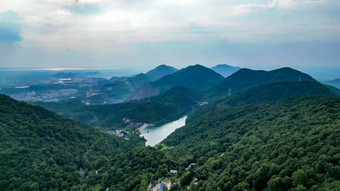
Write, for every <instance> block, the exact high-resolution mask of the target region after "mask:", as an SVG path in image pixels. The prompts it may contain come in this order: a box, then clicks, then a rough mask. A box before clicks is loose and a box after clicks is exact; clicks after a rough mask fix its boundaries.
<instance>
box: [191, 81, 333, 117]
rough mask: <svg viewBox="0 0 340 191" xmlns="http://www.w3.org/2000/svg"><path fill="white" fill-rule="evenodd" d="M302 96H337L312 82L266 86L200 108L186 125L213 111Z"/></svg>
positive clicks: (328, 89)
mask: <svg viewBox="0 0 340 191" xmlns="http://www.w3.org/2000/svg"><path fill="white" fill-rule="evenodd" d="M303 96H326V97H337V96H338V94H337V93H336V92H334V91H333V90H332V89H330V88H328V87H326V86H325V85H322V84H321V83H319V82H314V81H302V82H280V83H273V84H266V85H262V86H257V87H254V88H251V89H249V90H246V91H244V92H240V93H236V94H234V95H231V96H229V97H226V98H223V99H219V100H217V101H213V102H210V103H209V104H207V105H204V106H201V107H199V108H197V109H196V110H194V111H193V112H192V113H191V114H190V115H189V116H188V119H187V123H190V122H192V121H194V120H195V119H198V118H200V117H201V116H203V115H206V114H207V113H212V112H215V111H223V110H226V109H231V108H235V107H239V106H244V105H249V104H261V103H269V102H276V101H279V100H282V99H286V98H292V97H303Z"/></svg>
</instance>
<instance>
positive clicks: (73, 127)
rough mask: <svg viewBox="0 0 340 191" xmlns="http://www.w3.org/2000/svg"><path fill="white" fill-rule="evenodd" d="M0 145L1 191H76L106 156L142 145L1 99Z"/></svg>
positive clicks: (135, 137)
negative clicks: (83, 173) (81, 170)
mask: <svg viewBox="0 0 340 191" xmlns="http://www.w3.org/2000/svg"><path fill="white" fill-rule="evenodd" d="M0 140H1V142H0V190H71V188H72V189H74V190H80V186H85V187H86V184H87V183H86V182H84V178H88V177H87V176H90V175H91V174H93V173H94V171H95V170H96V169H99V168H100V167H101V166H103V165H105V164H106V162H107V161H108V157H109V156H111V155H114V154H117V153H120V152H122V151H125V150H128V149H131V148H133V147H135V146H141V145H143V144H144V143H143V142H142V141H141V140H140V139H139V138H138V137H137V136H131V137H130V140H129V141H126V140H124V139H122V138H116V137H112V136H108V135H106V134H104V133H101V132H99V131H97V130H95V129H93V128H92V127H88V126H86V125H83V124H81V123H78V122H74V121H71V120H68V119H64V118H62V117H60V116H58V115H56V114H54V113H52V112H49V111H46V110H45V109H43V108H41V107H38V106H32V105H29V104H26V103H23V102H18V101H15V100H13V99H11V98H9V97H7V96H4V95H1V94H0ZM80 168H82V169H84V172H86V174H85V175H81V174H80ZM90 171H91V172H90Z"/></svg>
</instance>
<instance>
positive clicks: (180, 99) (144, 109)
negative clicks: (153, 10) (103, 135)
mask: <svg viewBox="0 0 340 191" xmlns="http://www.w3.org/2000/svg"><path fill="white" fill-rule="evenodd" d="M202 97H203V96H202V94H201V92H200V91H198V90H195V89H190V88H185V87H176V88H172V89H170V90H168V91H166V92H165V93H163V94H161V95H159V96H155V97H151V98H147V99H144V100H139V101H132V102H127V103H120V104H112V105H109V104H108V105H94V106H84V107H82V108H79V109H76V110H74V111H70V112H68V113H66V115H67V116H69V117H71V118H72V119H74V120H78V121H81V122H84V123H86V124H89V125H93V126H97V127H102V128H113V129H117V128H125V127H127V126H129V125H130V123H128V124H127V123H126V122H124V121H123V118H127V119H129V120H130V121H131V122H132V123H142V124H143V123H152V124H155V125H161V124H164V123H167V122H170V121H172V120H175V119H178V118H180V117H182V116H183V115H185V114H188V113H189V112H190V111H191V110H193V109H194V108H196V107H198V106H199V103H200V102H201V100H202ZM134 128H136V127H134ZM130 129H132V130H134V129H133V128H132V127H131V128H130Z"/></svg>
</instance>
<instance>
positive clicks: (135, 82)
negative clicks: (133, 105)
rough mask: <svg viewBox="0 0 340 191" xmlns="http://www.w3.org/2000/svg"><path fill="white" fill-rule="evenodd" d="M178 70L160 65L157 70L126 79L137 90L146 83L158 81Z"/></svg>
mask: <svg viewBox="0 0 340 191" xmlns="http://www.w3.org/2000/svg"><path fill="white" fill-rule="evenodd" d="M176 71H178V69H176V68H174V67H172V66H167V65H159V66H157V67H156V68H154V69H152V70H150V71H148V72H147V73H145V74H144V73H140V74H137V75H135V76H132V77H128V78H126V80H127V82H129V83H130V84H131V85H132V86H133V88H134V89H137V88H138V87H139V86H141V85H142V84H144V83H146V82H152V81H156V80H158V79H160V78H162V77H164V76H166V75H169V74H172V73H175V72H176Z"/></svg>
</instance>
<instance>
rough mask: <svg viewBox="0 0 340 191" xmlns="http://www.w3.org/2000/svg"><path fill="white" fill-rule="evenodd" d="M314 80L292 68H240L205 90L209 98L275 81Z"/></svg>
mask: <svg viewBox="0 0 340 191" xmlns="http://www.w3.org/2000/svg"><path fill="white" fill-rule="evenodd" d="M297 81H316V80H315V79H313V78H312V77H311V76H309V75H308V74H305V73H302V72H300V71H297V70H294V69H292V68H288V67H286V68H280V69H276V70H271V71H264V70H250V69H246V68H243V69H240V70H239V71H237V72H235V73H234V74H232V75H231V76H229V77H227V78H225V79H224V80H223V81H221V82H220V83H219V84H217V85H215V86H213V87H211V88H209V89H208V90H206V94H207V95H208V96H210V97H211V98H217V97H223V96H227V95H229V94H234V93H237V92H240V91H244V90H247V89H249V88H252V87H255V86H259V85H263V84H270V83H275V82H297Z"/></svg>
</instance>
